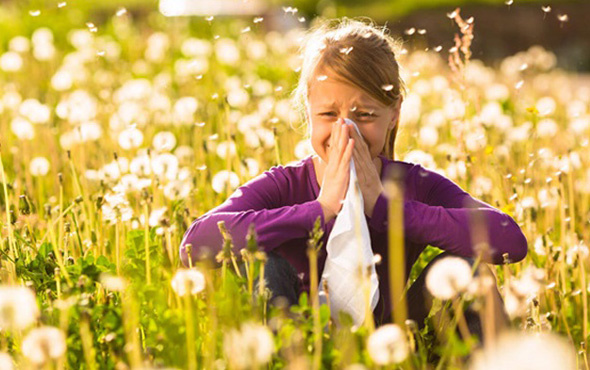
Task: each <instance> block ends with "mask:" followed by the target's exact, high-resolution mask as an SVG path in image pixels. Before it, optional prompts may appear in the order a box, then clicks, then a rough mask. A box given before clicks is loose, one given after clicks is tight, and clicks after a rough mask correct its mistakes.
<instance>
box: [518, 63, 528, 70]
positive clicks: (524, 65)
mask: <svg viewBox="0 0 590 370" xmlns="http://www.w3.org/2000/svg"><path fill="white" fill-rule="evenodd" d="M528 67H529V65H528V63H523V64H521V66H520V67H519V68H518V69H519V70H520V71H524V70H525V69H527V68H528Z"/></svg>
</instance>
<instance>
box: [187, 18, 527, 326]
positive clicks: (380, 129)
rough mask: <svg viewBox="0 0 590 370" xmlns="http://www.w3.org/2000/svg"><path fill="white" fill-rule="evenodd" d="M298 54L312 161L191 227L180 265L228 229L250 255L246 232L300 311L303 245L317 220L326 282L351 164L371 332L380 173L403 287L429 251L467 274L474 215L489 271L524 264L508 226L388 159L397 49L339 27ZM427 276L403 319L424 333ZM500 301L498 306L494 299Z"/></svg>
mask: <svg viewBox="0 0 590 370" xmlns="http://www.w3.org/2000/svg"><path fill="white" fill-rule="evenodd" d="M302 48H303V50H302V55H303V65H302V69H301V75H300V80H299V84H298V86H297V89H296V91H295V97H296V98H297V99H298V100H299V101H300V102H301V103H302V106H303V107H304V110H305V117H306V121H307V124H308V128H309V131H308V134H309V135H310V137H311V145H312V147H313V150H314V152H315V155H310V156H308V157H306V158H304V159H302V160H301V161H299V162H297V163H296V164H294V165H287V166H276V167H272V168H271V169H270V170H268V171H266V172H264V173H263V174H261V175H259V176H257V177H256V178H254V179H252V180H250V181H248V182H247V183H246V184H244V185H242V186H241V187H240V188H239V189H238V190H237V191H236V192H234V193H233V194H232V195H231V196H230V197H229V198H228V199H227V200H226V201H225V202H224V203H223V204H221V205H219V206H218V207H216V208H214V209H212V210H210V211H209V212H207V213H206V214H204V215H202V216H201V217H199V218H198V219H197V220H195V221H194V222H193V223H192V225H191V226H190V228H189V229H188V230H187V231H186V233H185V235H184V238H183V240H182V243H181V248H180V254H181V258H182V261H183V263H184V264H185V265H188V258H193V259H195V258H196V256H197V255H199V253H200V252H202V251H203V250H204V249H209V251H210V252H212V254H213V255H215V254H216V253H217V252H218V251H220V250H221V247H222V236H221V235H220V232H219V230H218V227H217V222H218V221H222V220H223V221H225V224H226V226H227V228H228V230H229V232H230V234H231V236H232V239H233V242H234V246H235V252H238V251H239V250H240V249H241V248H243V247H244V246H245V243H246V241H245V237H246V234H247V232H248V227H249V225H250V224H252V223H253V224H254V225H255V230H256V234H257V236H258V243H259V245H260V247H261V248H262V249H263V250H264V251H265V252H267V254H268V257H269V259H268V262H267V265H266V269H265V279H266V280H267V286H268V287H269V289H270V290H271V291H272V292H273V298H274V297H278V296H283V297H286V298H287V300H288V301H289V303H290V304H293V303H296V302H297V300H298V297H299V294H300V293H301V292H303V291H306V292H309V262H308V259H307V255H306V250H307V240H308V238H309V234H310V231H311V230H312V228H313V225H314V222H315V220H316V219H317V218H318V217H319V218H320V219H321V226H322V228H323V230H324V235H323V238H322V245H323V248H322V249H321V251H320V253H319V260H318V265H319V271H318V275H319V276H321V275H322V271H323V268H324V264H325V261H326V252H325V246H326V242H327V240H328V238H329V236H330V232H331V230H332V228H333V225H334V221H335V218H336V216H337V215H338V213H339V211H340V209H341V207H342V204H341V201H342V200H343V199H344V196H345V194H346V191H347V188H348V183H349V175H350V161H351V160H353V161H354V163H355V167H356V171H357V177H358V181H359V185H360V188H361V191H362V196H363V199H364V211H365V217H366V220H367V224H368V226H369V231H370V237H371V243H372V249H373V253H375V254H380V255H381V257H382V262H381V263H380V264H378V265H377V266H376V270H377V274H378V278H379V290H380V299H379V302H378V304H377V307H376V308H375V310H374V317H375V322H376V323H377V324H381V323H385V322H388V321H390V320H391V306H390V297H389V279H388V276H389V271H388V253H387V251H388V247H387V246H388V236H387V235H388V234H387V231H388V222H387V207H388V203H387V199H386V197H385V195H384V188H383V180H384V178H385V173H386V172H385V169H388V170H390V169H397V170H398V171H401V172H402V174H403V179H404V183H405V191H404V207H403V211H404V235H405V259H406V270H405V271H406V278H407V277H408V276H409V272H410V270H411V268H412V266H413V264H414V262H415V261H416V259H417V258H418V256H419V255H420V253H421V252H422V251H423V250H424V248H425V247H426V246H427V245H432V246H436V247H438V248H441V249H443V250H444V251H446V252H445V253H443V254H441V255H439V256H437V257H436V258H435V260H439V259H440V258H444V257H445V256H448V255H456V256H460V257H464V258H466V259H467V260H468V261H469V262H470V263H473V258H474V257H475V252H474V251H473V248H472V238H471V234H470V223H469V220H470V219H471V218H472V217H473V216H476V214H479V216H480V217H481V216H483V217H484V219H485V220H486V222H487V235H488V236H489V241H488V242H489V245H490V251H491V253H490V254H489V255H488V256H487V257H486V262H489V263H493V264H501V263H502V262H503V254H505V253H507V254H508V258H509V259H510V261H512V262H517V261H520V260H522V259H523V258H524V257H525V256H526V254H527V240H526V238H525V237H524V235H523V233H522V231H521V230H520V228H519V226H518V225H517V224H516V222H515V221H514V220H513V219H512V218H511V217H509V216H508V215H506V214H504V213H502V212H501V211H499V210H497V209H495V208H493V207H491V206H490V205H488V204H486V203H484V202H481V201H478V200H476V199H474V198H472V197H471V196H470V195H469V194H468V193H466V192H465V191H463V190H462V189H461V188H460V187H459V186H458V185H456V184H455V183H454V182H453V181H451V180H449V179H447V178H445V177H443V176H441V175H439V174H438V173H436V172H433V171H430V170H428V169H426V168H424V167H422V166H420V165H419V164H412V163H406V162H402V161H396V160H394V159H393V156H394V144H395V138H396V134H397V131H398V127H399V125H398V123H399V116H400V107H401V104H402V101H403V96H402V90H403V82H402V80H401V78H400V75H399V67H398V63H397V61H396V56H395V50H396V46H395V43H394V41H393V40H392V39H391V38H390V37H389V36H388V35H386V34H385V33H384V32H383V31H382V30H380V29H378V28H376V27H375V26H372V25H368V24H365V23H363V22H359V21H354V20H349V19H344V20H341V21H340V22H336V23H333V22H331V23H324V24H323V25H321V26H319V27H316V28H314V29H313V30H312V31H311V32H310V33H309V34H308V38H307V40H306V41H305V42H304V43H303V46H302ZM344 118H349V119H351V120H353V121H354V122H355V123H356V124H357V126H358V128H359V129H360V131H361V134H362V138H361V137H359V135H358V134H357V133H356V130H354V128H353V127H350V126H348V125H346V124H344ZM188 243H190V244H192V248H191V253H192V255H191V256H187V254H186V251H185V248H184V246H185V245H186V244H188ZM237 254H238V255H239V253H237ZM431 265H432V262H431V263H430V264H429V265H428V266H427V267H426V268H425V269H424V271H423V272H422V274H421V275H420V276H419V277H418V279H417V280H416V281H415V282H414V283H413V285H412V287H411V288H410V289H409V291H408V296H407V301H408V306H409V307H408V313H409V316H410V318H411V319H413V320H415V321H416V322H417V323H418V324H419V325H420V327H422V326H423V321H424V318H425V317H426V316H427V314H428V312H429V310H430V306H429V303H428V302H430V299H429V296H428V292H427V291H426V289H425V288H424V280H425V279H424V278H425V275H426V273H427V272H428V270H429V268H430V266H431ZM351 289H354V287H351ZM495 295H496V297H498V299H499V297H500V296H499V293H498V292H497V289H495ZM468 319H469V318H468ZM471 325H477V324H473V323H471V324H470V326H471ZM476 330H477V329H476ZM477 331H479V330H477Z"/></svg>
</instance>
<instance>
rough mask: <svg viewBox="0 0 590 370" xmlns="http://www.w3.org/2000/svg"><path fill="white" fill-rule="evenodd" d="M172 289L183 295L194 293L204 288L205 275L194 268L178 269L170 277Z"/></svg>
mask: <svg viewBox="0 0 590 370" xmlns="http://www.w3.org/2000/svg"><path fill="white" fill-rule="evenodd" d="M171 284H172V289H173V290H174V292H176V294H178V295H179V296H181V297H183V296H185V295H186V294H191V295H195V294H198V293H200V292H201V291H203V289H205V275H203V273H202V272H201V271H199V270H197V269H195V268H191V269H179V270H178V271H177V272H176V273H175V274H174V277H173V278H172V281H171Z"/></svg>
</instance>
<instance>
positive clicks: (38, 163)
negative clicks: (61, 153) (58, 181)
mask: <svg viewBox="0 0 590 370" xmlns="http://www.w3.org/2000/svg"><path fill="white" fill-rule="evenodd" d="M29 171H30V172H31V175H33V176H45V175H47V173H48V172H49V161H48V160H47V158H45V157H35V158H33V159H31V162H30V163H29Z"/></svg>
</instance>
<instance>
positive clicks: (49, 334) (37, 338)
mask: <svg viewBox="0 0 590 370" xmlns="http://www.w3.org/2000/svg"><path fill="white" fill-rule="evenodd" d="M22 351H23V354H24V355H25V357H27V358H28V359H29V360H30V361H31V362H33V363H35V364H38V365H42V364H45V363H46V362H47V361H49V360H56V359H58V358H60V357H61V356H62V355H63V354H64V353H65V352H66V337H65V335H64V333H63V332H62V331H61V330H59V329H58V328H54V327H51V326H42V327H39V328H35V329H33V330H31V331H30V332H29V334H28V335H27V336H26V337H25V339H24V340H23V343H22Z"/></svg>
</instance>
